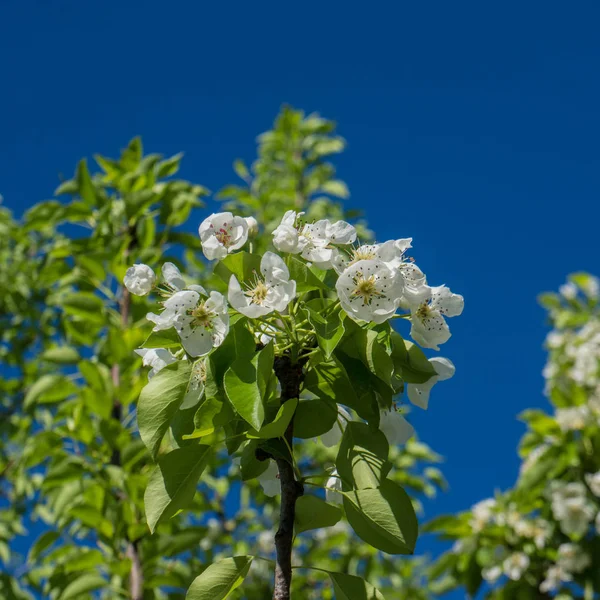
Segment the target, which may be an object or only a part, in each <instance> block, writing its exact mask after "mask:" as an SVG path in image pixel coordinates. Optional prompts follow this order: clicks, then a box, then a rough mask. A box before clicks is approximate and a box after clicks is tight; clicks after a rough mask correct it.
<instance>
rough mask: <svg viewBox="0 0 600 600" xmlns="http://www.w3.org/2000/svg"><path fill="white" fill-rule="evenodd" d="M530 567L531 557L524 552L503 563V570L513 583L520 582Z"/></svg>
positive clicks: (510, 557) (511, 556) (516, 553)
mask: <svg viewBox="0 0 600 600" xmlns="http://www.w3.org/2000/svg"><path fill="white" fill-rule="evenodd" d="M528 567H529V557H528V556H527V554H524V553H523V552H515V553H513V554H511V555H510V556H509V557H508V558H507V559H505V561H504V562H503V563H502V570H503V571H504V573H505V574H506V575H507V576H508V578H509V579H512V580H513V581H519V579H521V576H522V575H523V573H524V572H525V571H526V570H527V568H528Z"/></svg>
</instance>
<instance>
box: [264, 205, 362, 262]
mask: <svg viewBox="0 0 600 600" xmlns="http://www.w3.org/2000/svg"><path fill="white" fill-rule="evenodd" d="M303 214H304V213H298V214H296V213H295V212H294V211H293V210H288V211H287V212H286V213H285V215H283V218H282V219H281V223H280V224H279V226H278V227H277V228H276V229H275V230H274V231H273V245H274V246H275V248H277V250H279V251H280V252H289V253H291V254H301V256H302V258H304V259H305V260H307V261H310V262H311V263H314V264H315V266H317V267H318V268H320V269H330V268H331V267H332V266H333V265H332V261H333V260H334V259H335V258H336V256H337V253H338V251H337V249H336V248H335V246H336V245H346V244H352V243H353V242H354V241H355V240H356V229H355V228H354V227H353V226H352V225H350V224H349V223H346V222H345V221H337V222H336V223H333V224H332V223H330V222H329V221H328V220H327V219H321V220H320V221H316V222H315V223H306V224H304V225H302V224H301V223H299V222H297V221H298V218H299V217H301V216H302V215H303Z"/></svg>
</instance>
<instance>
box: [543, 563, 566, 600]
mask: <svg viewBox="0 0 600 600" xmlns="http://www.w3.org/2000/svg"><path fill="white" fill-rule="evenodd" d="M571 580H572V577H571V575H570V574H569V573H567V572H565V571H564V569H562V568H561V567H559V566H558V565H552V566H551V567H549V568H548V570H547V571H546V578H545V579H544V581H542V583H540V592H542V593H544V594H547V593H548V592H554V591H556V590H557V589H558V588H559V587H560V586H561V584H562V583H563V582H566V581H571Z"/></svg>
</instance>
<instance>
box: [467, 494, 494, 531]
mask: <svg viewBox="0 0 600 600" xmlns="http://www.w3.org/2000/svg"><path fill="white" fill-rule="evenodd" d="M495 509H496V500H495V499H494V498H486V499H485V500H481V501H479V502H477V504H474V505H473V506H472V507H471V520H470V522H469V523H470V525H471V529H472V530H473V531H474V532H475V533H479V532H480V531H482V530H483V528H484V527H485V526H486V525H487V524H488V523H489V522H490V521H491V520H492V518H493V516H494V512H495Z"/></svg>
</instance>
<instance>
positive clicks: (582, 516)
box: [551, 482, 596, 537]
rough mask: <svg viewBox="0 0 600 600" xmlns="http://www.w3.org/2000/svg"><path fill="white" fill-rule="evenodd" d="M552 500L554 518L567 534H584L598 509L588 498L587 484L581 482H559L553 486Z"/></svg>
mask: <svg viewBox="0 0 600 600" xmlns="http://www.w3.org/2000/svg"><path fill="white" fill-rule="evenodd" d="M551 502H552V504H551V506H552V513H553V515H554V518H555V519H556V520H557V521H558V522H559V524H560V528H561V530H562V531H563V532H564V533H566V534H567V535H574V536H577V537H580V536H582V535H584V534H585V533H586V531H587V530H588V526H589V524H590V522H591V520H592V519H593V518H594V517H595V516H596V510H595V508H594V506H593V504H591V503H590V501H589V500H588V498H587V495H586V489H585V486H584V485H583V484H582V483H579V482H573V483H568V484H564V483H558V482H557V484H556V485H554V486H552V487H551Z"/></svg>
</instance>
